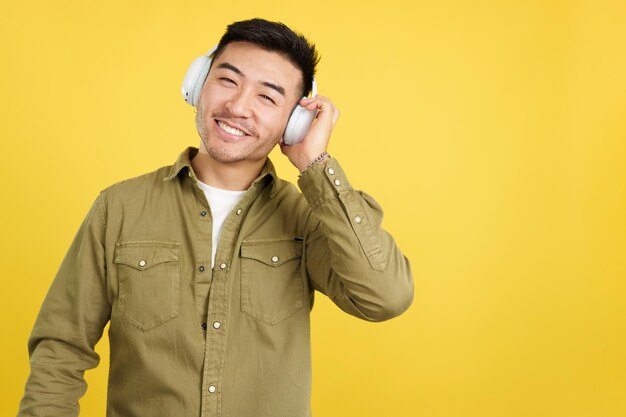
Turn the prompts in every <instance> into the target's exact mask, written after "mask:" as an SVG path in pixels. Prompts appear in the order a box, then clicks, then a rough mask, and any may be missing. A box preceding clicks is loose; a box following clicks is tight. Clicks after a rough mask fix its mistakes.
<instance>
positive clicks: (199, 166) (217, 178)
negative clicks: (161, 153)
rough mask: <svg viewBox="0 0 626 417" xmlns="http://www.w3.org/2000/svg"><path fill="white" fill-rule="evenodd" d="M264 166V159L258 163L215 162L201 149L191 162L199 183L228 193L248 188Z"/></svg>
mask: <svg viewBox="0 0 626 417" xmlns="http://www.w3.org/2000/svg"><path fill="white" fill-rule="evenodd" d="M203 151H204V152H203ZM264 164H265V158H264V159H260V160H258V161H248V160H244V161H237V162H220V161H216V160H215V159H213V158H212V157H211V156H210V155H209V154H208V153H206V150H204V149H202V148H200V150H199V151H198V153H197V154H196V156H194V158H193V159H192V160H191V166H192V168H193V172H194V173H195V174H196V177H197V178H198V179H199V180H200V181H202V182H203V183H205V184H207V185H210V186H211V187H215V188H221V189H223V190H230V191H244V190H247V189H248V188H250V185H251V184H252V182H253V181H254V180H255V179H256V178H257V177H258V176H259V174H260V173H261V170H262V169H263V165H264Z"/></svg>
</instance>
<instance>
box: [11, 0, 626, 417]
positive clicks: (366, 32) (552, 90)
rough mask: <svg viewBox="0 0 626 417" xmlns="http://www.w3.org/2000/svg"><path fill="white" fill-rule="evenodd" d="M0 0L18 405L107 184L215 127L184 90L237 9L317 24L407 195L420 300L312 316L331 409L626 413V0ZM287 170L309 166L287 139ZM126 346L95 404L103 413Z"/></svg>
mask: <svg viewBox="0 0 626 417" xmlns="http://www.w3.org/2000/svg"><path fill="white" fill-rule="evenodd" d="M3 9H4V10H3V11H2V13H0V39H1V41H0V45H1V50H0V56H1V58H0V59H1V61H2V64H1V66H0V71H1V77H0V87H1V89H0V91H1V94H2V100H1V106H2V108H1V117H2V122H1V123H0V137H1V140H2V152H3V158H2V163H1V164H0V166H1V169H2V172H0V178H1V180H0V181H2V183H1V187H2V188H1V190H2V204H1V208H0V210H1V212H0V215H1V219H2V220H1V221H2V240H1V244H2V247H1V253H2V264H3V268H2V271H3V273H2V286H1V288H2V298H1V301H0V318H1V320H2V323H1V331H2V344H1V346H2V354H1V355H0V369H2V378H1V379H0V380H1V382H0V384H1V386H0V397H1V399H0V414H1V415H3V416H4V415H7V416H8V415H14V414H15V412H16V410H17V406H18V403H19V399H20V398H21V395H22V390H23V386H24V382H25V381H26V378H27V374H28V358H27V351H26V341H27V337H28V334H29V333H30V330H31V327H32V325H33V322H34V320H35V317H36V314H37V311H38V309H39V306H40V303H41V301H42V299H43V297H44V296H45V293H46V291H47V288H48V286H49V285H50V281H51V280H52V278H53V276H54V274H55V272H56V269H57V267H58V266H59V264H60V262H61V259H62V257H63V255H64V253H65V251H66V250H67V248H68V246H69V243H70V241H71V239H72V237H73V235H74V233H75V232H76V230H77V228H78V225H79V224H80V222H81V220H82V218H83V216H84V215H85V213H86V211H87V209H88V207H89V206H90V204H91V202H92V201H93V199H94V198H95V197H96V195H97V193H98V192H99V191H100V190H101V189H102V188H104V187H106V186H108V185H110V184H111V183H113V182H116V181H119V180H122V179H124V178H127V177H130V176H135V175H139V174H141V173H144V172H147V171H151V170H153V169H155V168H157V167H159V166H162V165H166V164H170V163H172V162H173V161H174V159H175V158H176V156H177V155H178V153H179V152H180V151H181V150H182V149H183V148H184V147H185V146H187V145H194V146H197V145H198V143H199V140H198V136H197V133H196V131H195V127H194V113H193V110H192V109H191V107H189V106H187V105H186V104H184V102H183V100H182V99H181V97H180V84H181V81H182V78H183V76H184V74H185V71H186V69H187V66H188V65H189V64H190V63H191V61H192V60H193V59H194V58H195V57H196V56H199V55H201V54H202V53H204V52H206V50H208V49H209V48H210V47H211V46H213V44H214V43H216V42H217V40H218V39H219V37H220V36H221V34H222V32H223V30H224V28H225V26H226V25H227V24H228V23H230V22H232V21H234V20H240V19H244V18H250V17H255V16H261V17H265V18H268V19H272V20H281V21H283V22H285V23H287V24H288V25H290V26H292V27H293V28H295V29H297V30H299V31H302V32H303V33H305V34H306V35H307V36H309V37H310V38H311V39H312V40H313V41H314V42H316V43H317V45H318V47H319V49H320V51H321V53H322V61H321V64H320V66H319V72H318V77H317V79H318V83H319V89H320V94H324V95H327V96H329V97H331V98H332V99H333V100H334V102H335V103H336V104H337V106H338V107H339V108H340V109H341V111H342V116H341V118H340V121H339V124H338V125H337V127H336V129H335V132H334V135H333V139H332V141H331V145H330V149H329V150H330V153H331V154H332V155H334V156H335V157H337V158H338V159H339V160H340V161H341V162H342V164H343V165H344V167H345V168H346V170H347V172H348V174H349V176H350V179H351V181H352V183H353V185H355V186H356V187H358V188H361V189H364V190H366V191H367V192H368V193H370V194H372V195H373V196H374V197H375V198H376V199H377V200H378V201H379V202H380V203H381V205H382V206H383V208H384V209H385V212H386V217H385V223H384V224H385V226H386V228H387V229H388V230H390V231H391V232H392V233H393V234H394V236H395V237H396V239H397V241H398V243H399V245H400V247H401V248H402V249H403V250H404V251H405V253H406V254H407V256H408V257H409V259H410V260H411V261H412V265H413V270H414V275H415V283H416V285H415V301H414V305H413V307H412V308H411V309H410V310H409V311H408V312H407V313H406V314H405V315H404V316H402V317H400V318H398V319H395V320H393V321H390V322H386V323H381V324H371V323H365V322H361V321H359V320H357V319H355V318H352V317H350V316H347V315H345V314H343V313H342V312H341V311H340V310H338V309H337V308H336V307H334V306H333V305H332V304H331V303H330V302H328V301H327V300H326V299H325V298H323V297H318V300H317V303H316V307H315V309H314V312H313V328H312V332H313V343H314V344H313V355H314V356H313V361H314V390H313V398H312V406H313V411H314V415H315V416H318V417H334V416H337V417H343V416H362V417H367V416H372V417H373V416H377V417H378V416H394V417H405V416H407V417H408V416H418V417H470V416H477V417H478V416H479V417H491V416H493V417H508V416H511V417H517V416H519V417H533V416H537V417H560V416H564V417H565V416H567V417H577V416H586V417H614V416H615V417H617V416H625V415H626V358H625V356H626V355H625V352H626V303H625V302H624V299H625V295H626V282H625V278H626V261H625V257H626V167H625V163H626V117H625V116H626V3H624V2H623V1H621V0H615V1H592V0H580V1H574V0H573V1H538V0H519V1H452V0H446V1H432V0H428V1H422V0H420V1H411V2H409V1H408V0H407V1H404V2H395V1H393V0H390V1H382V2H380V1H376V2H374V1H368V0H361V1H352V2H340V1H336V0H333V1H329V0H318V1H315V2H295V1H275V2H269V3H266V2H260V1H248V0H241V1H231V2H222V3H220V2H208V1H202V2H200V1H188V2H172V1H135V2H128V1H121V0H112V1H107V2H103V1H41V0H38V1H29V2H19V3H18V2H11V4H4V5H3ZM273 155H274V160H275V161H276V163H277V165H278V169H279V173H280V174H281V175H282V176H283V177H285V178H288V179H291V180H295V179H296V174H297V172H296V170H295V168H292V167H290V166H289V163H288V161H286V159H284V158H283V157H282V156H281V155H280V154H279V153H274V154H273ZM107 345H108V342H107V341H106V340H102V341H101V343H100V344H99V345H98V347H97V349H98V351H99V352H100V353H101V354H102V355H103V360H102V364H101V366H100V367H99V368H98V369H96V370H94V371H90V372H88V373H87V380H88V383H89V386H90V387H89V390H88V393H87V395H86V396H85V397H84V398H83V400H82V401H81V406H82V410H83V413H82V415H84V416H104V415H105V412H104V406H105V395H106V378H107V356H106V355H107V352H108V346H107Z"/></svg>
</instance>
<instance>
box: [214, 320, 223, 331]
mask: <svg viewBox="0 0 626 417" xmlns="http://www.w3.org/2000/svg"><path fill="white" fill-rule="evenodd" d="M220 327H222V323H220V322H219V321H214V322H213V328H214V329H219V328H220Z"/></svg>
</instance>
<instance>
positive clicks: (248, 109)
mask: <svg viewBox="0 0 626 417" xmlns="http://www.w3.org/2000/svg"><path fill="white" fill-rule="evenodd" d="M226 109H228V111H229V112H230V113H231V114H232V115H233V116H234V117H243V118H248V117H251V116H252V94H250V93H248V92H246V91H245V90H237V91H236V92H235V93H234V94H233V95H232V96H231V97H230V98H229V100H227V101H226Z"/></svg>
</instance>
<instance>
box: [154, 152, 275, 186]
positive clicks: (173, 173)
mask: <svg viewBox="0 0 626 417" xmlns="http://www.w3.org/2000/svg"><path fill="white" fill-rule="evenodd" d="M197 153H198V148H194V147H193V146H190V147H188V148H187V149H185V150H184V151H182V152H181V154H180V155H178V159H176V163H175V164H174V165H172V166H171V168H170V169H169V170H168V171H167V175H166V176H165V178H163V181H169V180H171V179H173V178H175V177H177V176H178V174H180V172H181V171H182V170H183V169H186V170H187V174H188V175H189V176H190V177H192V178H193V179H194V180H196V174H195V173H194V172H193V168H192V167H191V160H192V159H193V157H194V156H196V154H197ZM277 179H278V177H277V176H276V170H275V169H274V164H272V161H270V158H267V159H266V160H265V165H263V169H261V173H260V174H259V176H258V177H257V178H256V179H255V180H254V181H253V182H252V185H250V187H252V186H254V185H255V184H259V183H261V182H262V181H264V182H267V183H268V184H269V185H270V187H271V190H270V196H271V197H273V196H274V193H275V192H276V180H277Z"/></svg>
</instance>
